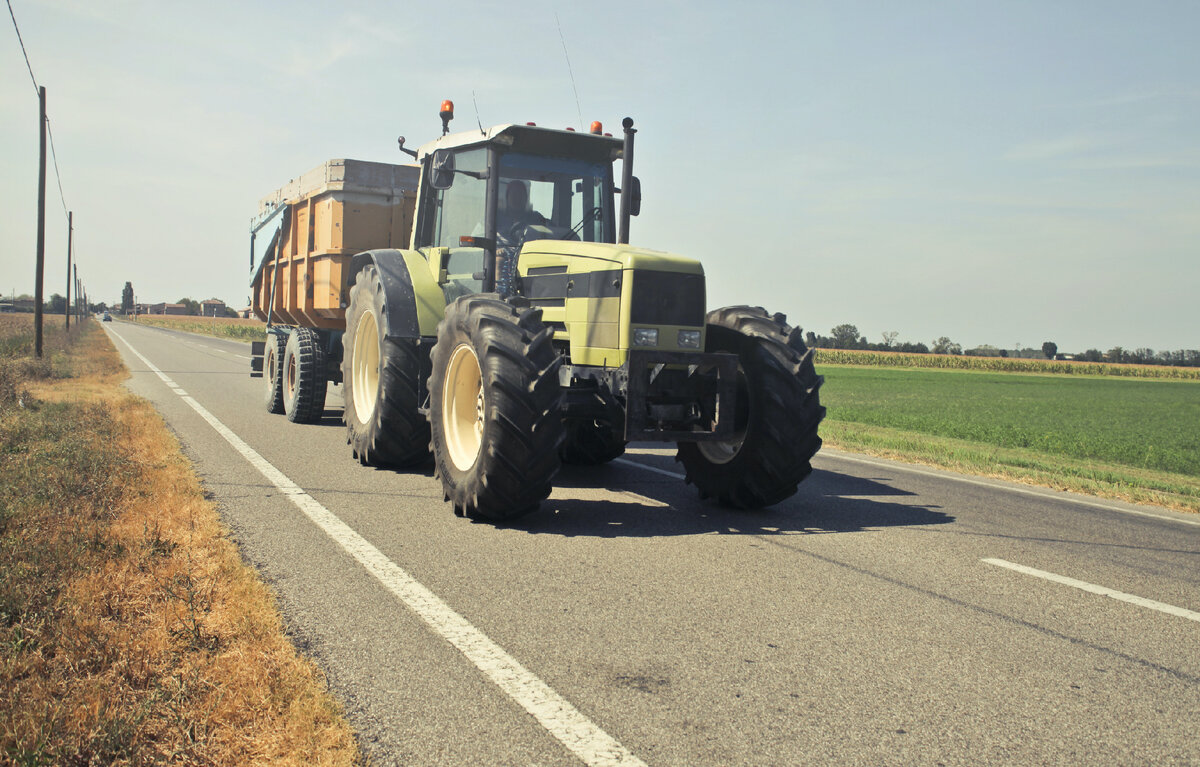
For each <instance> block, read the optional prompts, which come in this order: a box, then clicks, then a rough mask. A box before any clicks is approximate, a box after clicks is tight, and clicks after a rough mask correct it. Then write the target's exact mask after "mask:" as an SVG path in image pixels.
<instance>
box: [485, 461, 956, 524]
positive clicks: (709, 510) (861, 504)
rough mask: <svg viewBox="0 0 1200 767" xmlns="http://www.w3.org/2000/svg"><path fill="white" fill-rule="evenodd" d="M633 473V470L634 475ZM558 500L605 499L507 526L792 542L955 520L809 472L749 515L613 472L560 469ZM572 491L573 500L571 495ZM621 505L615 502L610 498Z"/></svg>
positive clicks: (672, 485) (679, 485)
mask: <svg viewBox="0 0 1200 767" xmlns="http://www.w3.org/2000/svg"><path fill="white" fill-rule="evenodd" d="M634 471H637V470H634ZM555 487H556V488H560V489H562V490H563V491H568V492H566V493H557V494H556V495H557V496H561V495H564V494H566V495H570V496H576V495H581V494H582V495H587V494H588V492H587V491H589V490H599V489H604V490H606V491H607V492H606V493H605V496H606V497H604V498H580V497H565V498H564V497H556V496H551V497H550V498H549V499H547V500H546V501H543V502H542V506H541V508H540V509H539V510H538V511H536V512H534V513H532V514H530V515H529V516H527V517H523V518H521V519H518V520H514V521H513V522H512V523H510V524H508V525H506V526H507V527H510V528H512V529H517V530H524V531H526V532H529V533H532V534H538V535H563V536H593V537H601V538H617V537H649V536H671V535H700V534H705V533H720V534H723V535H795V534H807V535H813V534H822V533H854V532H862V531H865V530H873V529H879V528H885V527H906V526H917V525H942V524H947V523H950V522H953V521H954V517H952V516H950V515H949V514H946V513H944V512H942V511H938V510H937V508H938V507H936V506H928V505H920V504H912V503H897V502H891V501H887V500H879V498H880V497H889V496H891V497H901V496H912V493H909V492H907V491H903V490H897V489H895V488H893V487H890V486H888V485H886V484H883V483H881V482H878V481H875V480H871V479H866V478H862V477H854V476H850V475H846V474H838V473H835V472H829V471H820V470H818V471H814V472H813V474H812V476H810V477H809V478H808V479H807V480H805V481H804V482H802V483H801V484H800V490H799V492H797V493H796V495H794V496H792V497H791V498H789V499H787V500H786V501H783V502H782V503H779V504H776V505H775V506H772V507H769V508H766V509H758V510H754V511H740V510H736V509H728V508H725V507H723V506H721V505H720V504H718V503H717V502H716V501H713V500H701V499H700V497H699V495H698V494H697V493H696V490H695V488H693V487H690V486H687V485H685V484H684V482H683V480H673V479H671V478H668V477H662V478H661V479H649V480H647V481H631V480H630V476H629V471H627V470H626V471H622V470H621V469H620V468H619V467H618V466H611V465H610V466H601V467H573V466H565V467H563V470H562V472H561V473H560V474H559V475H558V477H557V478H556V480H555ZM571 490H579V491H581V492H580V493H571V492H569V491H571ZM614 494H616V495H617V496H622V497H624V498H627V499H628V500H619V499H617V498H614V497H613V495H614Z"/></svg>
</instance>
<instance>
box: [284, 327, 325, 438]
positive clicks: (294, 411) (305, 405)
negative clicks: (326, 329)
mask: <svg viewBox="0 0 1200 767" xmlns="http://www.w3.org/2000/svg"><path fill="white" fill-rule="evenodd" d="M328 384H329V380H328V377H327V375H326V372H325V346H324V344H323V343H322V339H321V336H320V334H319V333H317V331H315V330H313V329H312V328H296V329H295V330H293V331H292V332H291V333H289V334H288V339H287V344H285V345H284V353H283V412H284V413H286V414H287V418H288V420H289V421H291V422H293V423H316V422H317V421H320V420H321V416H323V415H324V414H325V390H326V389H327V388H328Z"/></svg>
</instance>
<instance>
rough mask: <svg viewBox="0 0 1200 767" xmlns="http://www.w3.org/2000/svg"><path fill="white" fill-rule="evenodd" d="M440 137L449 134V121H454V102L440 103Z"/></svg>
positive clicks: (448, 100)
mask: <svg viewBox="0 0 1200 767" xmlns="http://www.w3.org/2000/svg"><path fill="white" fill-rule="evenodd" d="M441 115H442V135H443V136H445V135H446V134H447V133H449V132H450V121H451V120H453V119H454V102H453V101H451V100H450V99H446V100H445V101H443V102H442V111H441Z"/></svg>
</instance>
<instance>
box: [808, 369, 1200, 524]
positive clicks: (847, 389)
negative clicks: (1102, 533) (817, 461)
mask: <svg viewBox="0 0 1200 767" xmlns="http://www.w3.org/2000/svg"><path fill="white" fill-rule="evenodd" d="M819 372H821V373H822V374H823V375H824V376H825V386H824V388H822V389H821V402H822V404H824V405H825V406H826V407H827V408H828V409H829V414H828V416H827V420H826V424H825V426H824V427H823V428H822V433H823V435H825V436H826V438H827V441H828V442H829V444H831V445H840V446H844V447H847V448H849V449H853V450H866V451H868V452H877V453H880V454H885V455H895V456H896V457H909V458H916V459H917V460H924V461H926V462H929V463H934V464H938V465H944V466H950V467H952V468H966V469H969V470H974V471H978V472H980V473H992V474H997V475H1000V476H1013V477H1014V478H1021V479H1027V480H1033V481H1037V482H1039V483H1041V484H1050V485H1052V486H1059V487H1069V488H1070V489H1079V490H1085V491H1088V492H1099V493H1100V494H1106V495H1115V496H1118V497H1126V498H1133V499H1137V500H1154V501H1156V502H1164V503H1167V504H1168V505H1173V506H1176V507H1179V508H1195V509H1198V510H1200V382H1194V381H1180V380H1137V379H1130V378H1116V377H1108V378H1100V377H1080V376H1074V375H1045V374H1042V375H1030V374H1022V373H989V372H974V371H953V370H914V369H901V368H890V367H865V366H842V365H822V366H820V368H819ZM1070 477H1075V478H1076V479H1077V480H1079V481H1071V480H1070V479H1069V478H1070ZM1095 483H1099V485H1101V487H1093V486H1092V485H1093V484H1095ZM1104 485H1107V486H1110V487H1109V489H1108V491H1105V488H1104V487H1103V486H1104ZM1139 488H1140V489H1146V490H1154V491H1156V492H1157V491H1162V492H1165V493H1167V494H1168V496H1172V497H1167V498H1161V497H1157V496H1155V495H1153V494H1151V495H1145V494H1142V493H1140V492H1138V491H1139ZM1175 496H1178V497H1175Z"/></svg>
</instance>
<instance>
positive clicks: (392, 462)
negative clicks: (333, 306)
mask: <svg viewBox="0 0 1200 767" xmlns="http://www.w3.org/2000/svg"><path fill="white" fill-rule="evenodd" d="M385 299H386V294H385V290H384V287H383V281H382V280H381V279H380V277H379V272H378V270H377V269H376V268H375V266H374V265H373V264H372V265H368V266H366V267H365V268H364V269H363V270H362V271H361V272H359V273H358V276H357V278H356V280H355V283H354V286H353V287H352V288H351V289H350V306H349V308H348V309H347V311H346V333H345V335H344V336H342V349H343V353H342V387H343V388H342V394H343V397H344V399H345V400H346V409H345V412H344V414H343V416H342V419H343V420H344V421H345V423H346V441H347V442H348V443H349V444H350V448H351V450H353V451H354V457H355V458H357V459H358V460H359V462H361V463H363V464H364V465H369V466H416V465H419V464H422V463H424V462H425V461H426V460H428V458H429V423H428V421H426V420H425V416H423V415H422V414H421V413H420V411H419V410H418V408H419V406H420V402H419V401H418V397H419V394H418V391H419V389H420V380H421V377H422V375H423V374H426V373H425V370H426V369H427V364H428V358H427V357H426V356H425V355H424V353H423V352H422V351H421V350H420V348H419V347H418V346H417V344H416V342H415V341H410V340H407V339H391V338H388V334H387V312H386V311H385V309H384V303H385Z"/></svg>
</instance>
